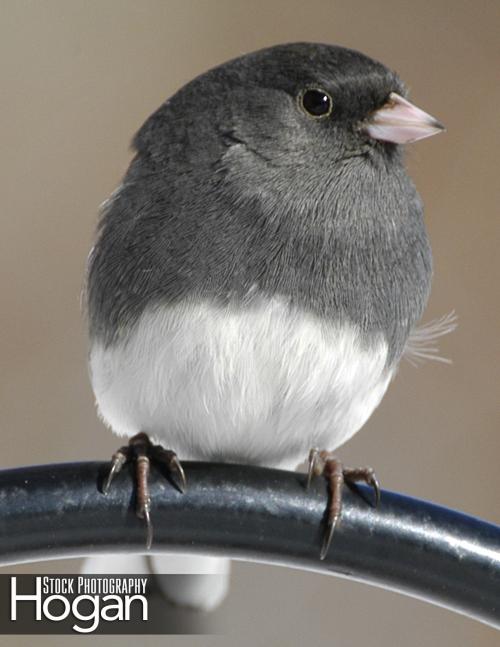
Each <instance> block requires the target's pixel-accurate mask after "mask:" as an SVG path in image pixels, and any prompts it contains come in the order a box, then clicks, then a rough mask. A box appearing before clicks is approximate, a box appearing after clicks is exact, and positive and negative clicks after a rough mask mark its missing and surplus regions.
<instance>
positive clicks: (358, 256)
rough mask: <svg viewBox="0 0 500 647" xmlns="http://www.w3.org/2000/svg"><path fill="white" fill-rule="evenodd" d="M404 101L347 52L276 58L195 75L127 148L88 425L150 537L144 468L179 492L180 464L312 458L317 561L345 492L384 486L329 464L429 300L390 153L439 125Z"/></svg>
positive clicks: (391, 84)
mask: <svg viewBox="0 0 500 647" xmlns="http://www.w3.org/2000/svg"><path fill="white" fill-rule="evenodd" d="M406 94H407V92H406V89H405V87H404V85H403V83H402V81H401V80H400V79H399V78H398V76H397V75H396V74H395V73H394V72H392V71H391V70H389V69H388V68H386V67H385V66H384V65H382V64H380V63H378V62H376V61H374V60H372V59H370V58H368V57H367V56H364V55H363V54H361V53H359V52H356V51H353V50H349V49H345V48H342V47H335V46H331V45H320V44H312V43H295V44H289V45H279V46H276V47H271V48H269V49H265V50H261V51H258V52H255V53H252V54H248V55H246V56H242V57H241V58H238V59H235V60H232V61H230V62H228V63H225V64H224V65H221V66H219V67H217V68H215V69H213V70H210V71H209V72H207V73H206V74H203V75H202V76H199V77H198V78H196V79H194V80H193V81H191V82H190V83H188V84H187V85H186V86H184V87H183V88H182V89H181V90H179V91H178V92H177V93H176V94H175V95H174V96H173V97H172V98H170V99H169V100H168V101H166V102H165V103H164V104H163V105H162V106H161V107H160V108H159V109H158V110H157V111H156V112H155V113H154V114H153V115H152V116H151V117H149V119H148V120H147V121H146V122H145V124H144V125H143V126H142V128H141V129H140V130H139V132H138V133H137V135H136V136H135V139H134V142H133V145H134V149H135V157H134V159H133V161H132V163H131V165H130V167H129V169H128V171H127V173H126V175H125V177H124V179H123V182H122V184H121V185H120V186H119V188H118V189H117V190H116V191H115V193H114V194H113V195H112V197H111V198H110V199H109V200H108V201H107V202H106V204H105V205H104V209H103V213H102V217H101V221H100V225H99V231H98V236H97V242H96V244H95V246H94V248H93V250H92V252H91V254H90V258H89V264H88V280H87V298H88V315H89V323H90V340H91V348H90V368H91V379H92V385H93V388H94V392H95V396H96V400H97V404H98V408H99V412H100V414H101V416H102V418H103V419H104V421H105V422H106V423H107V424H108V425H109V426H110V427H111V428H112V429H113V431H115V432H116V433H117V434H119V435H122V436H127V437H133V439H132V442H131V444H130V445H129V446H127V447H125V448H122V450H121V451H120V452H118V453H117V454H115V457H114V462H113V471H112V474H114V473H115V472H116V471H117V470H118V469H119V468H120V467H121V465H122V464H123V463H124V462H125V461H126V460H128V459H130V458H131V457H135V458H138V468H139V472H140V474H142V476H141V478H140V486H141V487H140V492H139V508H138V513H139V514H140V515H141V516H144V517H146V520H147V523H148V525H149V526H150V523H151V522H150V519H149V515H150V513H149V510H150V501H149V495H148V491H147V483H146V481H147V465H148V464H149V463H148V461H149V460H151V459H154V458H156V459H158V460H162V461H164V462H166V463H167V464H168V465H169V466H170V467H171V469H172V470H173V471H174V472H176V473H177V476H178V477H179V479H180V480H181V481H182V478H183V475H182V468H181V466H180V463H179V461H178V460H177V458H176V455H175V454H174V453H173V452H174V451H175V452H176V453H177V454H178V455H179V458H180V459H201V460H217V461H219V460H224V461H234V462H243V463H253V464H258V465H265V466H274V467H282V468H292V467H295V466H296V465H297V464H298V463H300V462H302V461H303V460H304V458H306V457H307V455H308V453H309V451H310V449H311V448H315V447H317V448H319V449H321V450H325V451H313V452H312V453H311V456H310V461H311V475H312V474H315V473H324V474H325V475H326V476H327V477H328V479H329V481H330V485H331V488H332V498H331V501H332V503H331V510H330V517H329V519H330V520H329V527H328V529H327V532H326V533H325V543H324V546H323V549H322V555H324V554H325V552H326V550H327V548H328V543H329V541H330V538H331V533H332V531H333V528H334V527H335V523H336V520H337V518H338V516H339V514H340V504H341V499H340V493H341V485H342V481H343V479H351V480H359V479H362V480H366V481H367V482H369V483H371V484H372V485H373V486H374V487H375V489H377V487H378V486H377V482H376V479H375V477H374V475H373V473H372V472H371V470H369V469H368V468H365V469H361V470H356V469H351V470H349V469H346V468H343V467H342V465H341V464H340V463H339V462H338V461H337V460H336V459H335V458H334V457H333V456H332V455H331V453H330V452H331V451H332V450H334V449H335V448H336V447H338V446H339V445H340V444H342V443H343V442H345V441H346V440H347V439H349V438H350V437H351V436H352V435H353V434H354V433H356V431H358V429H359V428H360V427H361V426H362V425H363V424H364V423H365V422H366V420H367V419H368V417H369V416H370V415H371V413H372V412H373V410H374V409H375V407H376V406H377V405H378V404H379V402H380V400H381V398H382V396H383V395H384V393H385V390H386V389H387V386H388V384H389V382H390V380H391V377H392V376H393V374H394V372H395V370H396V367H397V364H398V362H399V360H400V358H401V356H402V354H403V353H404V351H405V347H406V345H407V343H408V340H409V337H410V335H411V334H412V331H413V330H414V328H415V326H416V323H417V322H418V320H419V319H420V317H421V315H422V312H423V309H424V306H425V304H426V301H427V297H428V294H429V287H430V280H431V268H432V262H431V251H430V248H429V243H428V240H427V235H426V231H425V227H424V222H423V218H422V204H421V201H420V198H419V196H418V194H417V192H416V190H415V187H414V185H413V183H412V181H411V180H410V178H409V177H408V175H407V174H406V171H405V167H404V164H403V150H402V146H401V144H405V143H407V142H412V141H416V140H417V139H422V138H424V137H428V136H430V135H433V134H435V133H438V132H440V131H441V130H442V129H443V127H442V126H441V124H440V123H439V122H437V121H436V120H435V119H434V118H432V117H431V116H429V115H428V114H426V113H425V112H423V111H422V110H420V109H419V108H417V107H416V106H414V105H413V104H412V103H410V102H409V101H408V100H407V99H406ZM137 434H139V435H137ZM145 434H148V435H149V436H151V437H152V438H154V439H155V442H161V443H162V444H163V445H165V447H167V448H168V450H164V449H162V448H161V447H159V446H154V445H152V444H151V442H150V441H149V439H148V437H147V436H146V435H145ZM169 450H171V451H169ZM326 450H327V451H326ZM112 474H111V476H112ZM108 485H109V484H108ZM141 488H142V489H141ZM150 539H151V534H150V537H149V540H150Z"/></svg>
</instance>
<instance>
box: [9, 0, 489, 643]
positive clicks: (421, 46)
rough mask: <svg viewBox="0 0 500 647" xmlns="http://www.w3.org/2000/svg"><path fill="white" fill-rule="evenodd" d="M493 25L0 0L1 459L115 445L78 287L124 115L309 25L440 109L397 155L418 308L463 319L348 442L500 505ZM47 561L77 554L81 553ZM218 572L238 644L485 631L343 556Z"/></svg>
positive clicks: (480, 505) (96, 452)
mask: <svg viewBox="0 0 500 647" xmlns="http://www.w3.org/2000/svg"><path fill="white" fill-rule="evenodd" d="M499 27H500V3H498V1H497V0H491V1H488V0H479V1H478V2H470V1H466V0H464V1H462V0H449V1H446V0H441V1H439V0H437V1H436V0H419V1H417V0H413V1H412V2H406V1H396V0H394V1H393V0H386V1H381V0H379V1H374V0H350V1H336V0H329V1H327V0H325V1H321V0H309V1H308V2H304V1H303V0H288V1H284V0H266V1H262V0H252V1H249V0H247V1H244V0H211V1H209V0H206V1H203V0H146V1H144V0H142V1H135V2H134V1H129V0H60V1H58V0H45V1H44V0H39V1H36V0H33V1H28V0H10V1H9V0H1V2H0V66H1V72H0V86H1V90H2V91H1V97H2V98H1V101H0V129H1V142H2V145H1V149H0V183H1V191H0V204H1V209H0V227H1V231H0V246H1V250H0V298H1V310H0V312H1V328H0V330H1V342H0V344H1V347H0V361H1V365H2V371H1V374H0V384H1V386H0V398H1V400H0V406H1V410H0V428H1V434H2V436H1V439H2V440H1V446H2V453H1V456H2V467H8V466H18V465H22V464H30V463H42V462H52V461H68V460H75V459H91V458H106V457H108V455H110V453H111V452H112V451H113V450H114V448H115V446H116V439H114V438H113V437H112V435H111V433H110V432H108V431H105V430H104V429H103V428H102V426H101V424H100V423H99V422H98V420H97V418H96V416H95V412H94V408H93V401H92V393H91V391H90V388H89V383H88V379H87V369H86V340H85V328H84V324H83V322H82V317H81V313H80V306H79V293H80V288H81V283H82V275H83V270H84V265H85V259H86V255H87V252H88V249H89V247H90V245H91V240H92V235H93V231H94V227H95V224H96V217H97V210H98V205H99V204H100V203H101V202H102V201H103V200H104V199H105V198H106V197H107V196H108V195H109V193H110V192H111V191H112V190H113V188H114V187H115V186H116V184H117V183H118V181H119V179H120V177H121V175H122V173H123V172H124V170H125V168H126V166H127V164H128V161H129V159H130V152H129V150H128V142H129V141H130V139H131V136H132V134H133V133H134V132H135V131H136V130H137V128H138V127H139V126H140V125H141V123H142V121H143V120H144V119H145V118H146V117H147V116H148V115H149V114H150V113H151V112H152V111H153V110H154V109H155V108H156V107H157V106H158V105H159V104H160V103H161V102H162V101H163V100H164V99H165V98H166V97H167V96H168V95H170V94H171V93H173V92H174V91H175V90H176V89H177V88H178V87H179V86H180V85H182V84H184V83H185V82H186V81H188V80H189V79H190V78H192V77H193V76H194V75H196V74H198V73H201V72H203V71H204V70H206V69H207V68H208V67H210V66H213V65H215V64H217V63H220V62H222V61H224V60H226V59H228V58H231V57H234V56H236V55H239V54H241V53H243V52H247V51H251V50H253V49H257V48H260V47H263V46H266V45H270V44H275V43H278V42H285V41H294V40H315V41H324V42H331V43H338V44H342V45H347V46H350V47H354V48H357V49H360V50H362V51H363V52H365V53H367V54H369V55H372V56H373V57H375V58H378V59H380V60H382V61H383V62H385V63H386V64H388V65H389V66H391V67H393V68H395V69H397V70H398V71H399V72H400V74H401V76H402V77H403V78H404V79H405V80H406V82H407V83H408V84H409V86H410V88H411V90H412V97H413V99H414V100H415V102H416V103H417V104H418V105H419V106H421V107H422V108H424V109H425V110H428V111H429V112H430V113H431V114H433V115H435V116H436V117H438V118H439V119H440V120H442V121H443V122H444V123H445V124H446V126H447V128H448V132H447V133H446V134H445V135H440V136H439V137H436V138H432V139H431V140H428V141H424V142H420V143H418V144H416V145H414V146H413V147H411V149H410V150H409V159H408V163H409V166H410V169H411V174H412V176H413V178H414V179H415V181H416V183H417V186H418V188H419V191H420V193H421V195H422V196H423V198H424V202H425V205H426V214H427V224H428V228H429V232H430V237H431V240H432V245H433V250H434V256H435V279H434V285H433V293H432V298H431V301H430V304H429V307H428V310H427V313H426V315H425V319H427V320H429V319H431V318H433V317H436V316H439V315H442V314H445V313H447V312H449V311H450V310H452V309H455V310H456V312H457V314H458V316H459V328H458V330H457V331H456V332H455V333H453V334H452V335H449V336H448V337H447V338H445V339H444V340H443V341H442V344H441V348H442V353H443V354H444V355H446V356H447V357H451V358H452V359H453V365H452V366H445V365H442V364H438V363H427V364H425V365H423V366H421V367H419V368H414V367H412V366H410V365H409V364H408V363H404V364H403V366H402V368H401V370H400V373H399V376H398V377H397V379H396V381H395V382H394V384H393V385H392V387H391V388H390V391H389V393H388V395H387V396H386V398H385V400H384V402H383V403H382V405H381V407H380V408H379V410H378V411H377V412H376V413H375V415H374V416H373V418H372V419H371V420H370V421H369V423H368V424H367V425H366V427H365V429H364V430H363V431H362V432H361V433H360V434H359V435H358V436H357V437H356V438H355V439H354V440H353V441H351V442H350V443H349V444H348V445H347V446H346V447H345V448H343V449H342V451H341V455H342V457H344V458H345V460H346V462H349V463H352V464H364V463H369V464H372V465H374V466H375V467H376V468H377V472H378V474H379V476H380V478H381V481H382V483H383V486H384V487H386V488H389V489H395V490H399V491H402V492H406V493H410V494H412V495H414V496H417V497H423V498H426V499H433V500H435V501H437V502H440V503H442V504H446V505H450V506H453V507H455V508H460V509H462V510H464V511H466V512H468V513H473V514H476V515H478V516H481V517H485V518H487V519H489V520H491V521H495V522H497V523H498V522H500V495H499V491H500V470H499V468H498V462H499V456H500V434H499V432H498V388H497V384H498V377H499V375H498V372H499V371H498V365H499V361H498V330H499V327H498V324H499V307H498V278H499V277H498V242H499V240H498V233H499V229H498V204H499V190H498V187H499V181H498V161H499V150H500V148H499V144H500V142H499V136H498V132H499V128H498V123H499V106H500V88H499V85H498V81H497V79H496V78H495V73H496V72H497V70H498V62H499V57H498V54H499V49H500V43H499V39H498V33H499ZM41 568H42V567H41V566H40V565H30V566H24V567H22V568H21V567H19V568H18V569H17V570H23V571H24V572H36V571H37V570H40V569H41ZM43 568H44V569H45V570H53V571H54V570H56V569H61V570H66V571H72V572H74V571H75V569H76V568H77V562H74V561H73V562H66V563H63V562H60V563H58V564H50V565H47V564H45V565H44V566H43ZM8 570H10V571H12V570H14V569H13V568H10V569H8ZM233 579H234V581H233V585H234V587H233V594H232V596H231V597H230V599H229V600H228V601H227V603H226V604H225V606H224V607H223V608H222V609H221V610H220V611H219V612H218V616H217V617H216V618H215V619H214V623H215V624H214V627H217V622H218V620H217V618H219V620H220V621H221V623H222V622H223V621H224V622H225V621H227V619H228V618H229V619H230V620H231V623H232V626H233V628H234V631H235V633H236V632H237V633H238V643H239V644H241V645H261V644H262V645H264V644H266V645H270V644H271V645H302V644H319V642H320V641H321V642H325V643H326V642H327V643H328V644H334V645H342V646H346V647H348V646H351V645H361V644H363V645H364V644H369V645H370V647H378V646H382V645H405V646H406V647H412V646H417V645H418V646H420V645H438V644H439V645H440V646H441V647H446V646H448V645H475V646H477V647H479V646H484V647H486V646H493V645H497V644H498V634H497V633H496V632H495V631H493V630H492V629H490V628H487V627H484V626H482V625H480V624H478V623H476V622H473V621H471V620H468V619H467V618H464V617H461V616H458V615H455V614H453V613H450V612H448V611H445V610H442V609H438V608H436V607H432V606H430V605H427V604H425V603H423V602H420V601H416V600H412V599H409V598H404V597H402V596H399V595H396V594H394V593H389V592H385V591H381V590H378V589H374V588H370V587H366V586H363V585H360V584H356V583H351V582H348V581H343V580H339V579H336V578H328V577H323V576H318V575H313V574H307V573H300V572H298V571H292V570H287V569H279V568H270V567H266V566H256V565H251V564H248V565H247V564H238V565H236V567H235V569H234V578H233ZM75 640H80V639H79V638H76V639H75ZM93 640H94V642H95V643H99V641H102V642H104V643H106V644H107V645H108V644H114V640H115V639H113V638H110V639H104V638H101V639H98V638H94V639H93ZM7 641H9V644H16V645H24V644H30V642H31V639H29V640H27V639H25V638H22V637H17V638H13V637H12V638H9V639H7V638H4V639H3V641H2V644H4V643H5V644H6V642H7ZM127 641H128V642H127ZM64 642H65V641H64ZM136 642H137V639H132V638H130V639H127V638H120V640H119V644H121V645H123V644H136ZM142 642H144V644H145V645H153V644H160V643H161V644H169V645H170V644H172V645H174V644H177V643H178V644H182V645H188V644H200V645H201V644H214V645H219V644H221V645H225V644H227V645H230V644H232V643H233V642H234V637H233V638H230V637H227V638H226V639H224V638H222V637H218V638H210V639H208V638H194V637H188V638H169V637H166V638H165V637H162V638H160V637H152V638H149V639H145V640H144V641H142ZM37 643H38V644H39V645H45V644H47V645H49V644H56V640H55V639H42V638H41V637H40V638H37ZM60 643H61V644H63V640H60ZM57 644H59V643H57ZM116 644H118V640H116Z"/></svg>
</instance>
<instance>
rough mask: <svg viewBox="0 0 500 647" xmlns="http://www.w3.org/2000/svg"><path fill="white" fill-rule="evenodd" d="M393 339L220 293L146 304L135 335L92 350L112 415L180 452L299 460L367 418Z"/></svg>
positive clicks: (99, 390) (98, 392)
mask: <svg viewBox="0 0 500 647" xmlns="http://www.w3.org/2000/svg"><path fill="white" fill-rule="evenodd" d="M386 357H387V345H386V343H385V341H384V340H383V338H382V337H380V338H379V339H374V340H373V342H372V344H371V347H370V348H363V346H362V345H361V343H360V338H359V335H358V333H357V331H356V329H354V328H352V327H346V326H342V327H341V328H338V327H334V326H333V325H332V324H330V323H325V322H322V321H320V320H319V319H318V318H316V317H314V316H312V315H310V314H305V313H303V312H297V311H292V310H291V309H290V308H289V307H288V306H286V305H285V304H283V303H282V302H280V301H278V300H273V301H262V302H261V303H260V305H258V306H252V308H245V309H243V308H242V309H235V308H234V307H228V308H221V307H218V306H215V305H213V304H210V303H207V302H205V303H199V304H196V305H194V304H192V303H190V304H188V303H185V304H180V305H175V306H168V307H167V306H158V307H156V308H155V309H151V310H149V311H146V312H145V313H144V314H143V315H142V317H141V318H140V320H139V322H138V325H137V326H136V327H135V328H134V331H133V333H132V334H131V335H130V336H129V337H128V338H127V340H126V341H124V342H120V343H119V344H116V345H114V346H112V347H109V348H105V347H103V346H102V345H100V344H98V343H95V344H94V345H93V346H92V348H91V352H90V369H91V379H92V385H93V388H94V392H95V396H96V400H97V405H98V408H99V412H100V415H101V416H102V418H103V419H104V421H105V422H106V423H107V424H108V425H109V426H110V427H111V428H112V429H113V431H115V432H116V433H117V434H120V435H125V436H132V435H133V434H136V433H137V432H139V431H146V432H147V433H149V434H150V435H151V436H153V437H154V438H156V439H157V440H158V441H159V442H162V443H163V444H164V445H165V446H167V447H169V448H171V449H173V450H174V451H176V452H177V453H178V454H179V456H180V458H181V459H182V458H184V459H206V460H223V461H233V462H246V463H257V464H261V465H273V466H283V467H290V468H291V467H294V466H296V465H297V464H298V463H299V462H301V461H303V460H304V459H305V458H306V457H307V454H308V451H309V449H310V448H311V447H313V446H314V447H320V448H323V449H335V448H336V447H337V446H338V445H340V444H341V443H343V442H345V441H346V440H347V439H348V438H350V437H351V436H352V435H353V434H354V433H355V432H356V431H358V429H359V428H360V427H361V426H362V425H363V424H364V423H365V422H366V420H367V419H368V417H369V416H370V415H371V413H372V412H373V410H374V409H375V407H376V406H377V405H378V404H379V402H380V400H381V399H382V396H383V395H384V392H385V390H386V388H387V386H388V383H389V380H390V378H391V372H390V371H388V370H387V368H386V366H385V362H386Z"/></svg>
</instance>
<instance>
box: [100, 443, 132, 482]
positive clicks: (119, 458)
mask: <svg viewBox="0 0 500 647" xmlns="http://www.w3.org/2000/svg"><path fill="white" fill-rule="evenodd" d="M127 460H128V447H121V448H120V449H119V450H118V451H117V452H115V453H114V454H113V457H112V458H111V469H110V470H109V473H108V477H107V479H106V481H105V482H104V485H103V486H102V493H103V494H107V493H108V492H109V488H110V486H111V481H112V480H113V478H114V477H115V476H116V475H117V474H118V473H119V472H120V471H121V469H122V467H123V466H124V465H125V463H126V462H127Z"/></svg>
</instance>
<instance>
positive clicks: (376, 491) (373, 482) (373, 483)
mask: <svg viewBox="0 0 500 647" xmlns="http://www.w3.org/2000/svg"><path fill="white" fill-rule="evenodd" d="M368 485H371V486H372V488H373V492H374V494H375V504H374V505H375V507H376V508H378V506H379V505H380V483H379V482H378V478H377V477H376V476H375V474H372V475H371V477H370V478H369V479H368Z"/></svg>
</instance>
